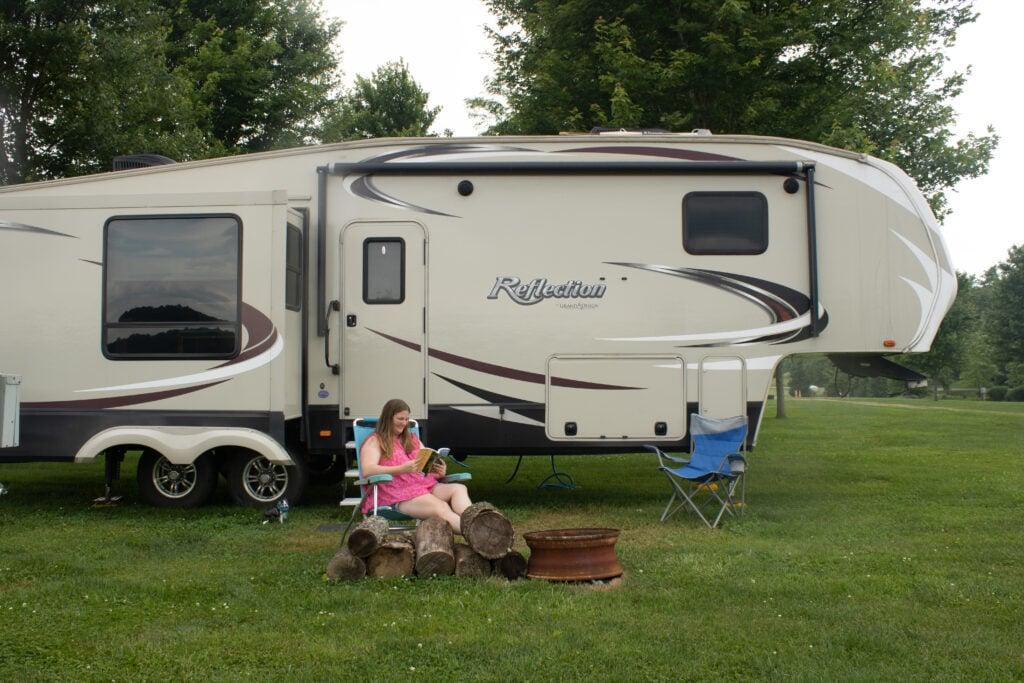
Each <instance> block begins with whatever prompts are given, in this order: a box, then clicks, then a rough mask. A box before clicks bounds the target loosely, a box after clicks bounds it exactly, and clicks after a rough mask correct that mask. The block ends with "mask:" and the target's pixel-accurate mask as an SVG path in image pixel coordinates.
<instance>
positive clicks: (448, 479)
mask: <svg viewBox="0 0 1024 683" xmlns="http://www.w3.org/2000/svg"><path fill="white" fill-rule="evenodd" d="M472 478H473V475H472V474H470V473H469V472H452V473H451V474H449V475H446V476H443V477H441V478H440V479H438V481H439V482H441V483H442V484H450V483H452V482H453V481H469V480H470V479H472Z"/></svg>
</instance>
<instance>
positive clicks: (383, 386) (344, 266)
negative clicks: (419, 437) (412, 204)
mask: <svg viewBox="0 0 1024 683" xmlns="http://www.w3.org/2000/svg"><path fill="white" fill-rule="evenodd" d="M425 248H426V247H425V236H424V231H423V226H421V225H419V224H417V223H398V222H379V223H378V222H363V223H352V224H350V225H349V226H347V227H346V228H345V230H344V231H343V232H342V234H341V292H342V295H341V302H342V309H341V334H340V335H339V336H340V338H341V354H340V357H341V359H342V363H341V376H340V381H341V386H340V388H339V389H340V395H341V400H342V402H341V406H342V417H345V418H356V417H364V416H376V415H379V414H380V409H381V406H383V405H384V403H385V401H387V400H388V399H391V398H401V399H403V400H405V401H406V402H407V403H408V404H409V406H410V407H411V408H412V414H413V416H414V417H418V418H425V417H426V416H427V415H426V396H424V392H425V386H426V380H425V377H426V375H425V372H426V355H427V349H426V335H425V331H424V329H425V320H426V312H425V304H426V296H425V286H426V267H425V259H424V256H425Z"/></svg>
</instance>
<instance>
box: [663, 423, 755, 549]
mask: <svg viewBox="0 0 1024 683" xmlns="http://www.w3.org/2000/svg"><path fill="white" fill-rule="evenodd" d="M690 440H691V442H692V444H693V447H692V448H691V449H690V457H689V459H683V458H677V457H675V456H671V455H668V454H666V453H665V452H663V451H662V450H661V449H660V448H658V447H656V446H652V445H649V444H648V445H645V446H644V448H646V449H647V450H649V451H653V452H654V453H655V454H656V455H657V456H658V469H659V470H660V471H662V472H664V473H665V476H666V477H668V480H669V482H670V483H671V484H672V497H671V498H669V500H668V505H666V506H665V511H664V512H663V513H662V515H661V521H662V522H664V521H665V520H666V519H668V518H669V517H671V516H672V515H674V514H675V513H676V512H678V511H679V510H681V509H688V510H692V511H693V512H695V513H696V514H697V516H698V517H700V519H701V521H703V522H704V523H705V524H706V525H707V526H708V528H710V529H714V528H715V527H716V526H718V523H719V522H720V521H721V519H722V516H723V515H724V514H725V513H726V512H728V513H729V514H731V515H734V516H735V515H736V514H739V513H742V512H743V510H744V508H745V507H746V490H745V486H746V484H745V475H746V472H747V458H746V455H745V454H746V442H747V418H746V417H745V416H743V415H740V416H738V417H728V418H710V417H702V416H700V415H698V414H696V413H694V414H692V415H691V416H690ZM707 508H711V511H710V512H709V513H708V514H707V515H705V514H704V510H705V509H707ZM712 517H713V519H712Z"/></svg>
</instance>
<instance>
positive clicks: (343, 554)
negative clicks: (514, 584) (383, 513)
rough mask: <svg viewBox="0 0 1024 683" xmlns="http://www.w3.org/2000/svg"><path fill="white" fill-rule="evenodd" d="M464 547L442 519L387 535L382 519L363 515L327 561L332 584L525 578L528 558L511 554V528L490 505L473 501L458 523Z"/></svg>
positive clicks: (430, 520) (421, 523)
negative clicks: (372, 578) (398, 579)
mask: <svg viewBox="0 0 1024 683" xmlns="http://www.w3.org/2000/svg"><path fill="white" fill-rule="evenodd" d="M459 523H460V525H461V526H462V536H463V538H464V539H465V540H466V542H465V543H456V542H455V533H454V532H453V531H452V527H451V525H450V524H448V522H446V521H444V520H442V519H425V520H423V521H422V522H420V523H419V524H418V525H417V526H416V527H415V528H414V529H413V527H410V530H411V532H410V533H401V534H389V529H388V521H387V520H386V519H384V518H383V517H376V516H372V517H367V518H366V519H365V520H363V521H362V522H361V523H360V524H359V525H358V526H357V527H356V528H355V529H353V530H352V533H351V534H349V537H348V542H347V543H346V544H345V545H344V546H342V547H341V549H340V550H339V551H338V552H337V553H336V554H335V555H334V557H332V558H331V560H330V561H329V562H328V563H327V578H329V579H331V580H332V581H358V580H360V579H362V578H363V577H366V576H375V577H387V576H391V577H394V576H399V577H401V576H414V575H415V576H452V575H454V576H471V577H477V578H480V577H487V576H492V575H495V576H503V577H505V578H507V579H519V578H522V577H524V576H526V564H527V563H526V559H525V558H524V557H523V555H522V554H521V553H519V552H518V551H515V550H512V542H513V540H514V538H515V531H514V530H513V528H512V524H511V523H510V522H509V521H508V518H507V517H505V515H503V514H502V513H501V512H499V511H498V509H497V508H495V507H494V506H493V505H491V504H490V503H474V504H473V505H470V506H469V507H468V508H466V510H465V511H464V512H463V513H462V516H461V518H460V520H459Z"/></svg>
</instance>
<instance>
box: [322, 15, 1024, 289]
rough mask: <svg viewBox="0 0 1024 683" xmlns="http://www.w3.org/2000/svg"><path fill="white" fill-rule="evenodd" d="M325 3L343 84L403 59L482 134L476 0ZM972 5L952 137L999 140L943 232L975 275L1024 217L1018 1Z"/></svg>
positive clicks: (466, 128) (457, 128) (482, 61)
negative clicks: (992, 132)
mask: <svg viewBox="0 0 1024 683" xmlns="http://www.w3.org/2000/svg"><path fill="white" fill-rule="evenodd" d="M323 5H324V9H325V12H326V14H327V16H330V17H335V18H339V19H341V20H343V21H345V22H346V24H345V27H344V28H343V29H342V32H341V47H342V51H343V54H342V68H343V70H344V72H345V80H346V82H347V83H349V84H350V83H351V82H352V78H353V77H354V76H356V75H360V76H367V77H368V76H370V75H372V74H373V72H374V71H375V70H376V69H377V68H378V67H380V66H382V65H383V64H385V63H387V62H392V61H398V60H399V59H404V60H405V62H406V64H408V65H409V71H410V73H411V74H412V76H413V78H414V79H416V82H417V83H419V84H420V85H421V86H422V87H423V89H424V90H426V91H427V92H428V93H430V102H429V105H430V106H432V107H433V106H439V105H440V106H441V107H443V108H442V110H441V113H440V114H439V115H438V117H437V119H436V121H435V125H434V132H437V133H443V132H444V131H445V129H449V130H451V131H452V132H453V133H454V134H455V135H457V136H462V135H476V134H477V133H478V132H479V130H478V129H477V128H476V126H477V125H478V122H476V121H474V120H473V119H472V118H471V117H470V116H469V113H468V111H467V110H466V107H465V104H464V100H465V99H466V98H469V97H477V96H481V95H484V94H485V92H484V79H485V78H486V77H487V76H488V74H490V72H491V68H492V64H491V61H490V58H489V57H488V56H487V54H486V53H487V52H489V51H490V47H491V46H490V43H489V41H488V40H487V38H486V37H485V35H484V31H483V26H484V25H485V24H492V23H493V22H492V20H491V17H490V15H489V13H488V12H487V9H486V6H485V5H484V2H483V1H482V0H435V1H433V2H430V1H428V0H324V3H323ZM974 7H975V10H976V11H978V12H979V13H980V14H981V16H980V18H979V19H978V21H977V22H976V23H974V24H971V25H969V26H967V27H965V28H963V29H962V30H961V32H960V36H959V40H958V42H957V45H956V47H955V48H954V49H953V51H952V52H951V53H950V58H951V60H952V66H953V67H955V68H957V69H963V68H965V67H967V66H968V65H971V67H972V74H971V76H970V77H969V79H968V83H967V87H966V88H965V91H964V95H963V97H961V98H959V99H958V100H957V101H955V102H954V103H953V104H954V106H955V108H956V110H957V112H958V121H959V124H960V125H959V127H958V130H957V132H958V133H959V134H960V135H965V134H966V133H968V132H975V133H978V134H984V132H985V127H986V126H987V125H989V124H991V125H993V126H994V127H995V128H996V132H997V134H998V135H999V137H1000V144H999V147H998V149H997V150H996V155H995V158H994V160H993V162H992V165H991V168H990V169H989V173H988V174H987V175H986V176H984V177H982V178H979V179H975V180H968V181H964V182H962V183H961V184H960V186H958V188H957V191H956V192H951V193H949V199H950V206H951V207H952V209H953V212H954V213H953V215H951V216H950V217H949V218H947V220H946V223H945V227H944V230H943V233H944V235H945V238H946V243H947V246H948V247H949V250H950V252H951V254H952V257H953V264H954V266H955V267H956V269H957V270H960V271H964V272H968V273H972V274H975V275H979V274H981V273H982V272H984V271H985V270H986V269H988V268H990V267H991V266H994V265H996V263H998V262H1000V261H1004V260H1006V255H1007V252H1008V250H1009V248H1010V247H1011V246H1012V245H1013V244H1024V218H1022V214H1020V213H1017V212H1016V211H1015V208H1016V207H1015V206H1012V205H1011V204H1015V201H1014V200H1015V195H1016V193H1017V192H1021V191H1022V188H1020V187H1015V186H1014V183H1015V182H1017V181H1019V179H1020V176H1021V174H1020V173H1019V172H1018V171H1016V169H1014V168H1013V166H1012V164H1013V163H1014V161H1013V160H1014V159H1019V158H1022V157H1024V134H1022V132H1021V124H1020V123H1019V122H1018V121H1016V120H1015V119H1017V118H1019V115H1018V112H1019V108H1018V106H1017V104H1016V101H1017V99H1018V97H1019V96H1018V95H1017V92H1015V91H1016V90H1017V88H1019V86H1020V84H1021V82H1022V78H1021V76H1020V72H1019V70H1018V67H1017V65H1016V62H1017V59H1016V58H1014V57H1012V55H1013V54H1015V48H1016V47H1018V46H1019V43H1020V42H1021V40H1022V38H1021V36H1020V27H1021V26H1024V2H1021V1H1020V0H975V3H974ZM1008 55H1010V56H1008ZM1011 117H1013V118H1011ZM721 132H727V131H721Z"/></svg>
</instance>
